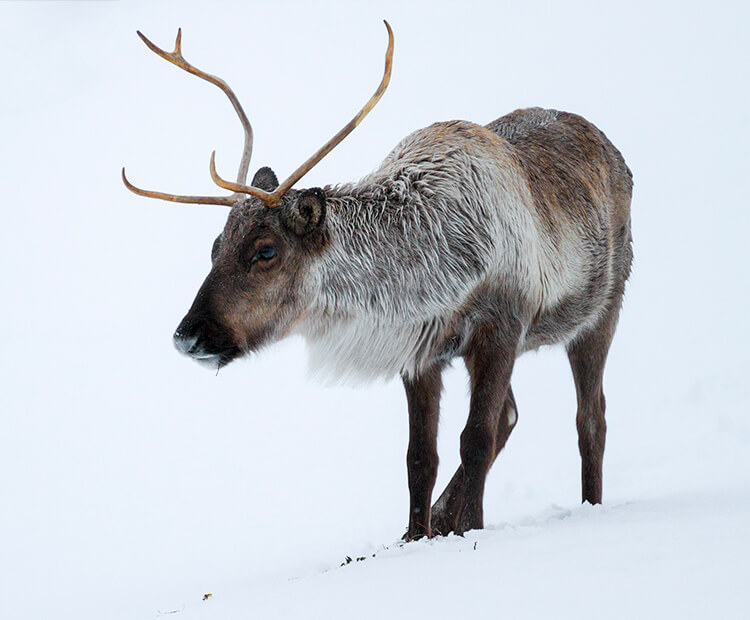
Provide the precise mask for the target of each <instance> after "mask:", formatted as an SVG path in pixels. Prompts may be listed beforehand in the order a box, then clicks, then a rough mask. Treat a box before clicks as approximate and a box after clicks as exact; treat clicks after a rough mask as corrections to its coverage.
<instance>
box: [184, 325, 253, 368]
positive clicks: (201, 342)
mask: <svg viewBox="0 0 750 620" xmlns="http://www.w3.org/2000/svg"><path fill="white" fill-rule="evenodd" d="M172 340H173V342H174V346H175V349H177V350H178V351H179V352H180V353H182V354H183V355H187V356H188V357H190V358H192V359H194V360H195V361H196V362H198V363H200V364H203V365H205V366H208V367H209V368H218V367H221V366H224V365H225V364H227V363H229V362H230V361H231V360H233V359H234V358H235V357H238V356H239V355H241V351H240V349H239V348H238V347H237V346H235V344H234V343H233V342H232V340H231V338H230V336H229V334H228V333H227V332H226V330H224V329H222V328H221V327H220V326H219V325H218V324H217V323H215V322H213V321H209V320H206V319H205V318H201V317H199V318H195V317H194V316H191V315H190V314H188V316H186V317H185V318H184V319H183V320H182V323H180V326H179V327H178V328H177V329H176V330H175V332H174V335H173V336H172Z"/></svg>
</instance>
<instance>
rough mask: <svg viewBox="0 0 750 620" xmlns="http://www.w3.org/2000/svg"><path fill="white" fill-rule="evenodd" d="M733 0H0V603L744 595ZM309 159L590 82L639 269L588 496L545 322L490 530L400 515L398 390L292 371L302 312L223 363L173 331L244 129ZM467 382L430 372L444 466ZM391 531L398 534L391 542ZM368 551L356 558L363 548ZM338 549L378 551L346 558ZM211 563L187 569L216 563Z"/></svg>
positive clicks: (745, 131)
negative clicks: (175, 338) (161, 196)
mask: <svg viewBox="0 0 750 620" xmlns="http://www.w3.org/2000/svg"><path fill="white" fill-rule="evenodd" d="M749 17H750V15H748V10H747V9H746V5H745V4H744V3H742V2H715V3H710V4H709V3H706V4H702V3H691V2H675V3H667V2H639V1H637V2H629V3H602V2H593V3H578V2H566V3H556V2H524V3H517V2H512V3H511V2H485V3H483V2H470V1H463V2H460V3H459V2H455V3H442V2H411V3H405V2H400V3H399V2H378V3H355V2H341V3H337V2H328V1H323V0H319V1H316V2H305V3H302V2H300V3H293V2H284V1H276V2H266V3H258V2H242V3H211V4H209V3H205V4H199V3H175V4H166V3H165V4H153V3H125V2H121V3H115V2H81V3H63V2H51V3H46V2H39V3H31V2H29V3H22V2H21V3H17V2H3V3H0V61H1V62H2V67H3V70H2V75H1V77H0V84H1V86H0V181H1V186H2V196H3V198H2V208H0V241H1V242H2V245H1V246H0V252H1V254H0V265H1V268H0V278H1V280H0V290H1V291H2V298H1V301H2V303H1V304H0V319H1V320H2V323H1V324H2V331H1V332H0V346H1V347H2V348H1V349H0V353H2V355H0V381H1V382H2V383H1V386H0V409H1V414H0V415H1V416H2V417H1V418H0V422H1V423H2V431H1V432H0V535H2V543H1V544H0V618H3V619H8V620H16V619H27V618H28V619H32V618H34V619H40V618H45V619H47V618H55V619H68V618H70V619H75V620H85V619H88V618H106V619H117V618H129V619H133V618H155V617H159V616H160V614H166V613H167V612H171V611H174V612H177V613H176V614H170V615H169V616H168V617H170V618H211V619H214V618H216V619H219V618H221V619H222V620H223V619H227V618H275V617H290V618H304V617H310V618H339V617H341V618H351V617H357V618H383V617H391V618H399V617H404V618H406V617H410V618H411V617H412V616H415V615H424V614H427V615H429V616H432V617H446V618H448V617H493V616H503V617H508V618H522V617H529V618H533V617H538V618H549V617H552V616H554V617H560V618H569V617H573V618H588V617H591V618H594V617H596V618H599V617H608V618H616V617H621V618H635V617H639V618H649V617H653V618H657V617H658V618H666V617H675V618H676V617H679V618H718V617H721V618H740V617H747V614H748V609H750V603H748V595H747V589H746V588H747V578H748V574H749V573H750V562H749V561H748V559H747V551H748V549H749V548H750V480H749V479H748V471H749V469H750V468H749V466H750V417H749V416H748V413H749V412H748V409H749V407H748V398H749V397H750V389H749V388H748V379H747V371H748V362H747V352H748V346H749V345H750V337H749V334H748V321H747V314H748V297H749V295H748V291H749V290H750V286H749V283H748V277H747V267H748V241H747V234H748V228H749V227H750V216H749V215H748V213H749V212H750V205H749V204H748V198H747V176H748V164H749V163H750V157H748V155H749V151H750V149H749V148H748V144H750V129H749V127H750V125H749V124H748V121H747V110H748V103H749V102H748V83H749V82H748V78H749V77H750V76H749V75H748V66H749V65H748V61H749V59H750V44H748V40H749V35H750V32H748V30H749V28H748V23H750V19H749ZM383 18H387V19H388V20H389V21H390V23H391V25H392V27H393V30H394V32H395V37H396V51H395V59H394V69H393V78H392V81H391V86H390V88H389V90H388V92H387V93H386V95H385V97H384V99H383V100H382V101H381V102H380V104H379V105H378V106H377V107H376V108H375V110H374V111H373V112H372V113H371V115H370V116H369V117H368V118H367V120H366V121H364V122H363V124H362V125H361V126H360V127H359V128H358V129H357V130H356V131H355V132H354V134H352V135H351V136H350V137H349V138H347V140H346V141H345V142H344V143H343V144H342V145H341V146H339V147H338V148H337V149H336V150H335V151H334V152H333V153H332V154H331V155H329V156H328V157H327V158H326V159H325V160H324V161H323V162H322V163H321V164H320V165H319V166H318V167H316V168H315V170H313V171H312V172H311V173H310V174H309V175H308V176H307V177H306V178H305V180H304V182H302V183H301V186H315V185H323V184H326V183H333V182H339V181H346V180H350V179H356V178H358V177H359V176H361V175H363V174H365V173H366V172H368V171H369V170H371V169H372V168H373V167H374V166H375V165H377V163H379V161H380V160H381V159H382V158H383V157H384V156H385V155H386V154H387V152H388V151H389V149H390V148H392V147H393V146H394V145H395V144H396V143H397V142H398V140H400V139H401V138H402V137H403V136H404V135H406V134H407V133H409V132H410V131H412V130H414V129H416V128H419V127H423V126H425V125H428V124H430V123H432V122H434V121H437V120H449V119H454V118H462V119H467V120H472V121H475V122H479V123H487V122H489V121H491V120H493V119H495V118H497V117H498V116H501V115H503V114H505V113H507V112H510V111H512V110H514V109H516V108H520V107H526V106H531V105H539V106H544V107H554V108H558V109H562V110H569V111H574V112H577V113H579V114H582V115H583V116H585V117H586V118H588V119H589V120H591V121H593V122H594V123H595V124H597V125H598V126H599V127H600V128H601V129H602V130H603V131H604V132H605V133H606V134H607V135H608V136H609V137H610V139H611V140H612V141H613V142H614V143H615V145H616V146H617V147H618V148H619V149H620V150H621V151H622V153H623V154H624V156H625V158H626V161H627V162H628V164H629V166H630V167H631V169H632V170H633V173H634V178H635V192H634V198H633V232H634V238H635V245H634V247H635V255H636V259H635V265H634V272H633V276H632V278H631V281H630V284H629V286H628V290H627V295H626V300H625V305H624V309H623V313H622V319H621V322H620V327H619V331H618V334H617V336H616V338H615V342H614V346H613V349H612V352H611V356H610V362H609V365H608V368H607V375H606V385H605V389H606V394H607V399H608V412H607V414H608V423H609V434H608V446H607V452H606V457H605V502H604V505H603V506H601V507H596V508H592V507H581V506H580V505H579V503H578V498H579V496H580V488H579V487H580V483H579V475H580V474H579V458H578V453H577V442H576V435H575V423H574V420H575V393H574V390H573V385H572V380H571V378H570V371H569V369H568V367H567V361H566V359H565V355H564V353H563V352H562V351H560V350H557V349H553V350H549V351H542V352H540V353H538V354H529V355H527V356H525V357H523V358H522V359H521V360H520V361H519V362H518V364H517V367H516V371H515V374H514V379H513V385H514V391H515V394H516V398H517V401H518V404H519V411H520V421H519V425H518V427H517V429H516V431H515V432H514V434H513V436H512V437H511V439H510V442H509V444H508V448H507V450H506V451H505V452H504V454H503V455H502V456H501V457H500V458H499V459H498V462H497V463H496V465H495V467H494V469H493V471H492V473H491V476H490V480H489V482H488V487H487V492H486V501H485V505H486V509H485V519H486V525H487V529H486V530H485V531H482V532H472V533H469V534H468V535H467V536H466V538H465V539H459V538H455V537H451V538H448V539H439V540H435V541H429V542H428V541H425V542H419V543H412V544H409V545H406V546H403V547H401V546H398V545H396V544H395V543H396V541H397V540H398V539H399V537H400V536H401V534H402V533H403V531H404V529H405V526H406V522H407V516H408V514H407V508H408V496H407V489H406V468H405V465H404V460H405V450H406V442H407V418H406V409H405V399H404V397H403V395H402V390H401V386H400V383H399V382H398V381H393V382H391V383H388V384H385V385H383V384H379V385H375V386H370V387H359V388H357V389H352V388H347V387H323V386H320V385H318V384H316V383H315V382H313V381H311V380H309V379H308V377H307V374H306V365H305V352H304V347H303V345H302V343H301V342H299V341H289V342H285V343H282V344H280V345H277V346H275V347H273V348H272V349H270V350H268V351H265V352H263V353H261V354H260V355H258V356H256V357H254V358H252V359H249V360H246V361H241V362H237V363H234V364H232V365H231V366H230V367H227V368H226V369H223V370H222V371H221V373H220V374H219V375H218V376H215V373H212V372H210V371H206V370H205V369H204V368H201V367H199V366H198V365H196V364H193V363H191V362H189V361H188V360H186V359H184V358H181V357H180V356H178V355H177V353H176V352H175V351H174V350H173V348H172V344H171V334H172V332H173V330H174V328H175V327H176V326H177V324H178V322H179V320H180V319H181V317H182V315H183V314H184V313H185V312H186V311H187V309H188V307H189V305H190V303H191V302H192V298H193V295H194V294H195V292H196V291H197V289H198V286H199V285H200V283H201V281H202V279H203V277H204V276H205V274H206V273H207V271H208V268H209V253H210V249H211V244H212V241H213V239H214V237H215V236H216V234H217V233H218V232H219V231H220V230H221V228H222V226H223V222H224V220H225V218H226V209H224V208H222V207H209V206H191V205H175V204H169V203H162V202H157V201H153V200H148V199H145V198H139V197H136V196H134V195H132V194H130V193H129V192H127V191H126V190H125V189H124V187H123V186H122V183H121V181H120V178H119V174H120V168H121V167H122V166H123V165H126V166H127V169H128V173H129V176H130V178H131V179H132V180H133V182H135V183H136V184H140V185H142V186H144V187H149V188H154V189H160V190H162V191H170V192H176V193H195V194H200V193H215V192H219V193H220V192H221V190H218V188H215V187H214V186H213V183H212V182H211V180H210V177H209V174H208V157H209V154H210V152H211V150H213V149H217V163H218V167H219V170H220V171H221V172H222V173H223V174H224V176H226V177H232V176H233V174H234V170H235V168H234V166H235V165H236V163H235V162H237V159H238V157H239V153H240V150H241V144H242V132H241V129H240V126H239V123H238V122H237V120H236V117H235V116H234V113H233V111H232V110H231V107H230V105H229V103H228V102H227V101H226V100H225V98H224V95H223V94H221V93H220V92H219V91H218V90H217V89H215V88H213V87H212V86H210V85H208V84H206V83H205V82H203V81H201V80H198V79H196V78H194V77H192V76H189V75H187V74H185V73H184V72H181V71H179V70H178V69H176V68H175V67H172V66H171V65H169V64H168V63H166V62H165V61H163V60H161V59H159V58H158V57H156V56H155V55H153V54H152V53H151V52H149V51H148V50H147V49H146V48H145V46H144V45H143V44H142V43H141V41H140V40H139V39H138V37H137V36H136V34H135V30H136V29H140V30H141V31H143V32H144V33H145V34H146V35H147V36H149V37H150V38H151V39H152V40H153V41H154V42H156V43H157V44H158V45H161V46H162V47H165V48H167V49H171V47H172V45H173V41H174V36H175V33H176V30H177V27H178V26H182V28H183V51H184V54H185V56H186V57H187V59H188V60H189V61H191V62H193V63H194V64H196V65H197V66H199V67H201V68H204V69H206V70H207V71H209V72H214V73H216V74H218V75H220V76H222V77H224V78H225V79H226V80H227V81H229V83H230V84H231V85H232V86H233V87H234V88H235V90H236V92H237V94H238V95H239V97H240V99H241V100H242V101H243V102H244V105H245V108H246V110H247V112H248V115H249V116H250V118H251V120H252V122H253V123H254V128H255V133H256V141H255V155H254V161H253V164H252V165H251V170H255V169H256V168H257V167H259V166H261V165H271V166H273V167H274V169H275V170H276V172H277V173H278V175H279V176H280V177H284V176H285V175H286V174H288V173H289V172H290V171H291V170H293V169H294V168H295V167H296V166H297V165H298V164H299V163H300V162H301V161H303V160H304V159H305V158H307V156H308V155H309V154H310V153H312V152H313V151H314V150H315V149H317V148H318V146H320V145H321V144H322V143H323V142H325V141H326V140H327V139H328V138H329V137H330V136H331V135H333V133H335V131H337V130H338V129H339V128H340V127H341V126H342V125H343V124H344V123H346V122H347V121H348V120H349V118H351V116H352V115H353V114H354V113H355V112H356V111H357V110H358V109H359V107H360V106H361V105H362V104H363V103H364V101H365V100H366V99H367V98H368V97H369V96H370V94H371V92H372V90H373V89H374V88H375V86H376V84H377V82H378V80H379V79H380V75H381V72H382V64H383V53H384V50H385V46H386V41H387V38H386V33H385V28H384V27H383V25H382V23H381V20H382V19H383ZM466 409H467V393H466V377H465V371H464V370H463V367H462V365H461V363H460V362H458V363H457V364H455V367H454V368H453V369H452V370H451V371H450V372H449V373H448V374H447V376H446V390H445V394H444V397H443V417H442V421H441V427H440V453H441V459H442V460H441V469H440V474H439V479H438V487H440V488H438V489H436V492H437V493H439V492H440V491H441V490H442V487H443V486H444V485H445V483H446V482H447V480H448V479H449V477H450V475H451V474H452V472H453V470H454V469H455V467H456V465H457V462H458V434H459V433H460V430H461V427H462V424H463V422H464V421H465V416H466ZM386 547H387V549H386ZM373 554H375V556H376V557H374V558H373V557H372V555H373ZM347 555H349V556H352V557H357V556H367V558H368V559H367V560H366V561H364V562H360V563H355V564H352V565H350V566H345V567H343V568H339V564H340V563H341V562H342V561H343V560H344V558H345V557H346V556H347ZM209 592H210V593H212V594H213V596H212V597H211V598H210V599H208V600H206V601H202V600H201V598H202V596H203V595H204V594H206V593H209Z"/></svg>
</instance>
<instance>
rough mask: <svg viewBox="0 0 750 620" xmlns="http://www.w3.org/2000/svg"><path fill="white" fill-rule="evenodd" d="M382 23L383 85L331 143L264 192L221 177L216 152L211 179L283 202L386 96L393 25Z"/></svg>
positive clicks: (273, 202) (271, 201)
mask: <svg viewBox="0 0 750 620" xmlns="http://www.w3.org/2000/svg"><path fill="white" fill-rule="evenodd" d="M383 23H384V24H385V27H386V28H387V29H388V49H387V50H386V52H385V70H384V72H383V79H382V80H381V81H380V85H379V86H378V88H377V90H376V91H375V94H374V95H373V96H372V97H370V100H369V101H368V102H367V103H366V104H365V106H364V107H363V108H362V109H361V110H360V111H359V112H358V113H357V114H356V116H355V117H354V118H353V119H352V120H351V121H349V122H348V123H347V124H346V125H345V126H344V127H343V128H342V129H341V131H339V132H338V133H337V134H336V135H335V136H333V138H331V139H330V140H329V141H328V142H326V144H324V145H323V146H322V147H321V148H320V149H318V150H317V151H316V152H315V153H314V154H313V155H312V156H311V157H310V158H309V159H308V160H307V161H306V162H305V163H303V164H302V165H301V166H300V167H299V168H297V169H296V170H295V171H294V172H293V173H292V174H291V175H290V176H289V178H287V179H286V180H285V181H284V182H283V183H282V184H281V185H279V187H277V188H276V189H275V190H274V191H273V192H270V193H269V192H264V191H263V190H261V189H258V188H257V187H252V186H250V185H244V184H242V183H240V182H239V181H238V182H237V183H231V182H230V181H225V180H224V179H222V178H221V177H220V176H219V174H218V173H217V172H216V165H215V161H214V159H215V155H216V151H214V152H213V153H212V154H211V178H212V179H213V180H214V183H216V184H217V185H218V186H219V187H223V188H224V189H229V190H232V191H234V192H238V193H242V194H251V195H252V196H256V197H257V198H260V199H261V200H262V201H263V202H264V203H266V205H268V206H269V207H275V206H277V205H278V204H279V203H280V202H281V197H282V196H283V195H284V194H285V193H286V192H287V191H288V190H289V189H290V188H291V187H292V186H293V185H294V184H295V183H296V182H297V181H299V180H300V179H301V178H302V177H303V176H305V174H307V173H308V172H309V171H310V170H311V169H312V168H313V166H315V164H317V163H318V162H319V161H320V160H321V159H323V158H324V157H325V156H326V155H328V153H330V152H331V151H332V150H333V149H334V148H335V147H336V146H337V145H338V144H339V143H340V142H341V141H342V140H343V139H344V138H346V136H348V135H349V134H350V133H351V132H352V131H354V128H355V127H356V126H357V125H359V123H360V122H361V121H362V119H363V118H364V117H365V116H367V115H368V114H369V112H370V110H372V108H373V107H375V104H376V103H377V102H378V101H379V100H380V98H381V97H382V96H383V93H384V92H385V89H386V88H387V87H388V83H389V82H390V80H391V67H392V65H393V30H391V26H390V24H389V23H388V22H387V21H386V20H383Z"/></svg>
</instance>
